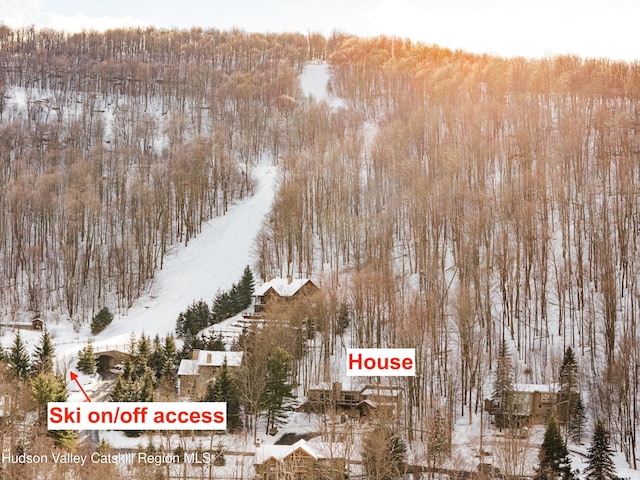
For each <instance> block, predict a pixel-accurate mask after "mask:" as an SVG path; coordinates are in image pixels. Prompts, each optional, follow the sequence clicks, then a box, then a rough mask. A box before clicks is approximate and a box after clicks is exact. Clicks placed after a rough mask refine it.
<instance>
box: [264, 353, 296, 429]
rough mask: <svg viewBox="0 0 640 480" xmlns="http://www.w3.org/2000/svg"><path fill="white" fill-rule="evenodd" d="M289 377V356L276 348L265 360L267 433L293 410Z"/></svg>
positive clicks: (291, 386)
mask: <svg viewBox="0 0 640 480" xmlns="http://www.w3.org/2000/svg"><path fill="white" fill-rule="evenodd" d="M290 375H291V356H290V355H289V353H288V352H287V351H286V350H285V349H284V348H282V347H278V348H276V350H275V351H274V352H273V353H272V354H271V356H270V357H269V359H268V360H267V382H266V391H265V401H264V405H265V409H266V413H267V432H268V431H269V429H270V428H273V427H275V426H276V425H278V424H279V423H280V422H282V421H283V420H284V419H286V417H287V414H288V413H289V412H290V411H291V410H293V409H294V406H295V404H294V402H293V398H294V396H293V385H292V384H291V383H289V377H290Z"/></svg>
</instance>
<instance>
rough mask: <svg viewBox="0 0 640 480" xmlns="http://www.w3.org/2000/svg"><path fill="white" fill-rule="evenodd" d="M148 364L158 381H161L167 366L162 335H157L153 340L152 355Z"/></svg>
mask: <svg viewBox="0 0 640 480" xmlns="http://www.w3.org/2000/svg"><path fill="white" fill-rule="evenodd" d="M147 363H148V365H149V367H151V369H152V370H153V373H154V375H155V377H156V379H157V380H158V381H160V380H161V379H162V374H163V369H164V364H165V356H164V346H163V345H162V342H161V341H160V335H156V336H155V337H154V339H153V346H152V347H151V355H149V361H148V362H147Z"/></svg>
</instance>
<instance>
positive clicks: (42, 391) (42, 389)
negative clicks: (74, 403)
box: [31, 372, 78, 450]
mask: <svg viewBox="0 0 640 480" xmlns="http://www.w3.org/2000/svg"><path fill="white" fill-rule="evenodd" d="M31 393H32V395H33V399H34V401H35V402H36V404H37V405H38V407H39V409H38V418H39V419H40V421H43V420H44V419H46V417H47V404H48V403H49V402H66V401H67V386H66V384H65V381H64V378H63V377H61V376H60V375H56V374H54V373H52V372H42V373H40V374H38V376H36V377H35V378H34V379H32V380H31ZM47 435H48V436H50V437H51V438H53V440H54V443H55V445H56V446H57V447H61V448H65V449H67V450H73V449H74V447H75V443H76V439H77V438H78V434H77V432H75V431H72V430H50V431H49V433H48V434H47Z"/></svg>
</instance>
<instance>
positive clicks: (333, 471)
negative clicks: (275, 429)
mask: <svg viewBox="0 0 640 480" xmlns="http://www.w3.org/2000/svg"><path fill="white" fill-rule="evenodd" d="M325 451H328V452H331V454H326V453H325ZM339 451H340V448H339V446H338V445H337V444H334V445H332V446H331V448H330V449H325V448H322V445H321V444H313V443H311V442H308V441H306V440H304V439H303V440H298V441H297V442H296V443H294V444H293V445H261V446H260V447H258V448H257V449H256V455H255V464H254V468H255V470H256V476H255V478H256V480H278V479H281V478H290V479H294V480H307V479H314V478H320V477H319V475H320V474H322V477H321V478H323V479H325V478H326V479H329V480H331V479H335V480H338V479H340V480H342V479H344V478H345V471H346V460H345V457H344V455H340V454H339V453H338V452H339Z"/></svg>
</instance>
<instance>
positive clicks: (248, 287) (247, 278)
mask: <svg viewBox="0 0 640 480" xmlns="http://www.w3.org/2000/svg"><path fill="white" fill-rule="evenodd" d="M238 290H239V305H238V306H239V308H240V310H244V309H245V308H247V307H249V306H250V305H251V299H252V298H253V292H254V290H255V280H254V279H253V272H252V271H251V269H250V268H249V265H247V266H246V267H245V269H244V271H243V272H242V278H240V283H239V285H238Z"/></svg>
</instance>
